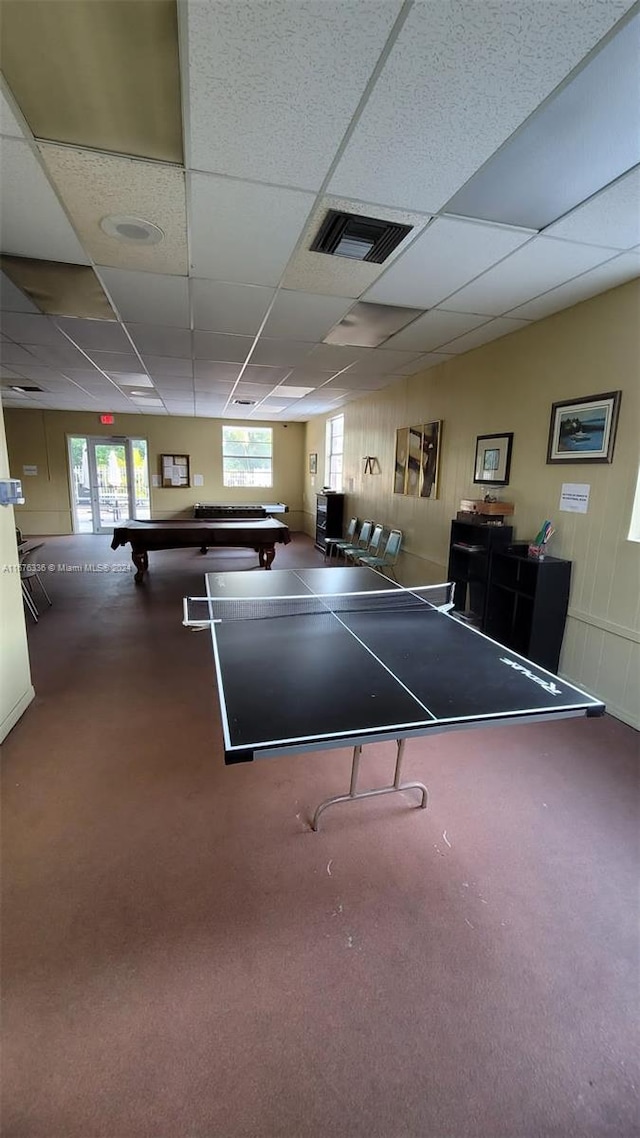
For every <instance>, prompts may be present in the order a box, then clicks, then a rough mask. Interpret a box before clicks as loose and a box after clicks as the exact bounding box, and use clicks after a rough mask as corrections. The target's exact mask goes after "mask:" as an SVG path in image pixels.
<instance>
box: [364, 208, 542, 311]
mask: <svg viewBox="0 0 640 1138" xmlns="http://www.w3.org/2000/svg"><path fill="white" fill-rule="evenodd" d="M532 236H533V233H532V231H531V232H530V231H525V230H519V229H508V228H507V227H506V226H496V225H482V224H480V223H475V222H472V221H462V220H454V219H453V218H446V217H443V218H436V220H435V221H433V222H432V223H431V225H430V226H429V227H428V228H427V229H426V230H425V231H424V233H422V234H421V235H420V237H418V239H417V240H416V241H414V243H413V244H412V245H411V246H410V248H409V249H407V251H406V253H403V254H402V256H401V257H399V258H397V259H396V261H395V262H394V264H393V265H392V266H391V268H390V269H389V270H388V271H387V272H385V273H384V274H383V276H382V277H381V278H380V279H379V280H378V281H377V282H376V284H374V285H373V287H372V288H370V289H369V290H368V292H367V293H365V296H364V298H363V299H364V300H366V301H376V302H379V303H381V304H400V305H408V306H411V305H413V306H415V307H417V308H434V307H435V305H436V304H439V303H440V302H441V301H443V300H444V298H445V297H447V296H449V294H450V293H452V292H455V290H456V289H459V288H462V286H463V285H465V284H466V283H467V282H468V281H470V280H472V279H473V278H474V277H477V276H478V274H479V273H483V272H484V271H485V269H488V268H490V267H491V266H492V265H495V263H496V261H500V260H501V259H502V258H503V257H506V256H507V255H508V254H509V253H513V251H514V250H515V249H517V248H519V246H520V245H524V244H525V242H526V241H529V240H530V238H531V237H532Z"/></svg>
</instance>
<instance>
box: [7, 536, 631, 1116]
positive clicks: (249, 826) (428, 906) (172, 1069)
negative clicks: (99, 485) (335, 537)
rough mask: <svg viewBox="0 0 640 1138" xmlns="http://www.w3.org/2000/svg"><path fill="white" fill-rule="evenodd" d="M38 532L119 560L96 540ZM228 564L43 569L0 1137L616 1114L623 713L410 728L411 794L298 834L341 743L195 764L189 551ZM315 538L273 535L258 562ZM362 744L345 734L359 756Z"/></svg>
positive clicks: (374, 765)
mask: <svg viewBox="0 0 640 1138" xmlns="http://www.w3.org/2000/svg"><path fill="white" fill-rule="evenodd" d="M42 556H43V557H44V559H45V560H46V561H50V562H52V563H54V564H55V563H58V564H60V563H67V564H76V565H84V564H87V563H94V564H108V565H111V564H114V563H115V564H122V565H126V564H128V562H127V555H126V552H125V551H124V550H121V551H119V552H118V553H113V552H112V551H111V550H110V549H109V539H108V538H104V537H77V538H55V539H54V538H50V539H47V542H46V546H45V549H44V550H43V551H42ZM254 561H255V557H254V555H253V554H249V553H245V552H237V553H235V552H231V551H225V552H222V553H219V554H210V555H208V556H207V557H206V558H204V557H202V556H200V554H199V553H198V552H197V551H195V550H193V551H191V550H187V551H172V552H166V553H159V554H152V555H151V571H150V574H149V578H148V582H147V584H146V586H145V587H144V588H135V587H134V585H133V582H132V578H131V575H130V573H129V572H127V573H99V572H95V573H91V572H86V571H85V572H77V573H76V572H72V573H63V572H54V573H50V574H47V584H48V586H49V588H50V592H51V594H52V597H53V600H54V606H53V608H52V609H51V610H49V611H47V612H45V613H44V614H43V616H42V619H41V621H40V622H39V624H38V625H37V626H33V625H30V627H29V639H30V646H31V657H32V662H33V672H34V682H35V685H36V690H37V698H36V700H35V702H34V703H33V704H32V705H31V707H30V708H29V710H28V711H27V713H26V714H25V715H24V716H23V718H22V720H21V722H20V723H19V724H18V725H17V726H16V727H15V728H14V730H13V731H12V733H11V734H10V736H9V738H8V739H7V740H6V742H5V746H4V748H3V752H4V753H3V758H2V769H3V779H4V827H3V840H4V875H3V910H2V915H3V929H4V948H3V960H2V963H3V992H4V1039H5V1043H4V1070H3V1081H4V1100H3V1115H2V1131H1V1133H2V1138H365V1136H366V1138H632V1136H634V1135H636V1134H637V1133H638V1113H637V1103H638V1072H637V1061H636V1059H637V1054H638V1048H637V1044H638V1039H637V1031H636V1023H637V1015H638V1010H639V1008H638V781H637V759H638V735H637V733H636V732H634V731H632V730H631V729H630V728H628V727H626V726H624V725H623V724H622V723H620V722H618V721H616V720H614V719H612V718H610V717H604V718H603V719H599V720H567V721H564V722H560V723H557V724H555V725H554V724H540V725H533V726H531V725H529V726H518V727H515V728H513V729H507V728H504V727H501V728H493V729H484V730H478V731H467V732H460V733H452V734H444V735H439V736H435V737H433V738H431V739H428V740H414V741H411V742H409V743H408V745H407V760H406V764H405V772H406V777H407V778H411V777H413V778H418V779H421V780H424V781H426V783H427V784H428V786H429V788H430V808H429V810H428V811H427V812H426V813H425V812H423V811H420V810H417V809H413V808H412V807H413V799H411V796H410V795H407V797H406V798H405V797H401V796H398V797H397V798H386V797H382V798H377V799H371V800H365V801H364V802H360V803H355V804H350V805H348V806H342V807H336V808H335V809H333V810H331V811H329V812H328V813H327V814H326V815H325V816H324V817H323V820H322V829H321V832H320V833H318V834H314V833H313V832H311V831H310V829H309V824H308V820H309V816H310V812H312V811H313V808H314V807H315V805H316V804H317V803H318V802H319V801H320V800H322V799H323V798H325V797H326V796H327V795H330V794H335V793H342V792H343V791H344V790H345V789H346V788H348V779H349V768H350V752H349V751H348V750H336V751H329V752H326V753H316V754H311V755H300V756H293V757H291V758H284V759H274V760H271V761H265V762H261V763H255V764H249V765H243V766H236V767H225V766H224V764H223V761H222V758H221V748H220V728H219V717H218V711H217V706H216V699H215V691H214V676H213V667H212V659H211V645H210V639H209V637H208V636H207V634H206V633H190V632H188V631H186V630H185V629H183V628H182V626H181V598H182V596H183V594H186V593H188V594H192V595H198V594H201V592H202V575H203V572H204V570H205V568H206V567H209V568H219V569H223V568H224V569H235V568H240V569H242V568H245V569H247V570H248V571H252V570H251V568H250V567H251V566H252V565H253V564H254ZM321 563H322V560H321V558H320V556H319V554H318V553H317V551H315V550H314V548H313V546H312V543H311V541H310V540H309V539H308V538H305V537H299V538H297V539H296V540H295V541H294V542H293V543H292V544H291V545H290V546H289V547H288V548H287V549H282V548H280V549H279V550H278V552H277V556H276V561H275V568H277V567H278V566H280V567H281V568H286V567H288V566H291V565H315V564H321ZM255 571H259V570H255ZM268 667H269V661H268V660H265V669H268ZM292 699H295V692H292ZM392 765H393V746H392V745H391V744H380V745H375V746H371V747H369V748H367V749H366V750H365V753H364V757H363V764H362V776H363V781H368V782H370V784H372V785H375V784H376V783H380V782H382V781H383V780H385V779H387V778H388V776H389V773H390V771H391V770H392Z"/></svg>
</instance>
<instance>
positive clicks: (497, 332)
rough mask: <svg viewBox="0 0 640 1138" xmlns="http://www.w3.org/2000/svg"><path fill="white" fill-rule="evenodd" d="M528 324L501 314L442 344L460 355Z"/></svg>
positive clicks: (452, 352) (450, 351)
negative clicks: (495, 318) (479, 326)
mask: <svg viewBox="0 0 640 1138" xmlns="http://www.w3.org/2000/svg"><path fill="white" fill-rule="evenodd" d="M528 324H529V321H528V320H516V319H511V318H507V317H505V316H503V317H500V318H499V319H497V320H490V321H489V322H488V324H483V325H482V327H481V328H476V329H475V330H474V331H473V332H467V333H466V335H464V336H459V337H458V339H457V340H451V341H450V343H448V344H443V349H444V351H446V352H448V353H451V355H461V354H462V353H463V352H470V351H471V349H472V348H479V347H480V346H481V345H482V344H488V343H489V342H490V341H491V340H499V339H500V338H501V337H502V336H508V335H509V334H510V333H511V332H518V331H519V329H520V328H526V327H527V326H528Z"/></svg>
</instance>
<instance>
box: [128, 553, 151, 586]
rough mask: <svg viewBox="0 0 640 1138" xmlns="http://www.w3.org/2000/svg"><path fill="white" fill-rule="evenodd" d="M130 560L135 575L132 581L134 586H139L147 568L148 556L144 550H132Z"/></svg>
mask: <svg viewBox="0 0 640 1138" xmlns="http://www.w3.org/2000/svg"><path fill="white" fill-rule="evenodd" d="M131 560H132V561H133V564H134V565H135V567H136V575H135V577H134V578H133V579H134V581H135V583H136V585H141V584H142V582H143V580H144V575H145V573H146V571H147V569H148V568H149V554H148V553H147V551H146V549H134V550H133V552H132V554H131Z"/></svg>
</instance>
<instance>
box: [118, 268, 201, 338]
mask: <svg viewBox="0 0 640 1138" xmlns="http://www.w3.org/2000/svg"><path fill="white" fill-rule="evenodd" d="M98 272H99V274H100V276H101V278H102V280H103V281H104V283H105V285H106V287H107V289H108V291H109V294H110V296H111V298H112V300H113V303H114V304H115V306H116V308H117V310H118V312H119V313H120V317H121V319H122V320H124V322H125V323H127V324H129V323H131V324H167V325H169V327H172V328H188V327H189V284H188V281H187V278H186V277H177V276H169V275H168V274H167V273H139V272H133V271H132V270H131V269H110V268H107V267H105V266H100V267H99V268H98Z"/></svg>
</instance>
